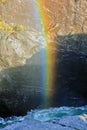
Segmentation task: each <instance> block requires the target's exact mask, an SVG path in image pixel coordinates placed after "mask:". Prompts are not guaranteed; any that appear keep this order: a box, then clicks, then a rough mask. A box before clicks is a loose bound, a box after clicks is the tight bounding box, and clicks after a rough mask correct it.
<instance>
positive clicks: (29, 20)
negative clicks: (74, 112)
mask: <svg viewBox="0 0 87 130" xmlns="http://www.w3.org/2000/svg"><path fill="white" fill-rule="evenodd" d="M38 2H39V3H40V4H42V5H43V6H41V10H42V12H43V15H44V22H46V29H47V36H48V38H50V40H53V41H51V42H50V44H51V43H54V44H55V45H56V46H55V47H56V48H55V50H54V49H53V50H52V51H53V53H55V55H56V56H57V57H56V63H55V66H56V69H55V73H56V75H55V77H54V78H55V79H56V80H55V81H56V82H55V84H54V86H57V87H55V90H54V91H55V93H54V95H53V97H52V99H50V100H51V105H52V106H59V105H70V106H71V105H74V106H80V105H84V104H86V103H87V102H86V101H87V95H86V93H87V87H86V86H87V67H86V66H87V59H86V58H87V35H86V33H87V8H86V7H87V1H86V0H84V1H83V0H67V1H66V0H55V1H53V0H44V1H41V0H40V1H39V0H38ZM33 4H34V5H35V3H34V1H32V0H25V1H24V0H8V1H7V2H6V4H5V5H0V19H1V20H3V21H6V22H8V23H9V24H10V23H11V24H15V25H16V24H22V25H23V26H25V28H26V30H25V31H20V32H19V33H16V34H13V33H12V34H10V35H7V34H6V35H5V34H4V35H0V116H4V117H6V116H10V115H21V114H25V113H26V112H27V111H28V110H29V109H33V108H36V107H37V106H39V105H40V104H41V100H42V92H43V90H42V88H41V83H40V82H41V70H40V67H41V60H42V59H41V53H40V52H41V51H39V50H41V47H42V46H43V38H42V36H41V34H40V33H39V29H40V28H39V24H37V23H38V21H39V20H38V18H36V17H35V15H34V12H35V13H36V10H34V9H35V6H34V5H33ZM12 7H13V8H12ZM0 28H1V27H0ZM0 34H3V33H2V30H0ZM30 58H31V59H30ZM53 88H54V87H53Z"/></svg>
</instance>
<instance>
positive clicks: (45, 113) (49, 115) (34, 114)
mask: <svg viewBox="0 0 87 130" xmlns="http://www.w3.org/2000/svg"><path fill="white" fill-rule="evenodd" d="M84 114H87V106H82V107H76V108H75V107H59V108H49V109H43V110H39V109H37V110H33V111H31V112H28V113H27V115H26V116H19V117H16V116H14V117H9V118H6V119H3V118H0V128H4V127H6V126H8V125H11V124H14V123H17V122H22V121H24V120H26V119H27V120H28V119H29V120H38V121H42V122H49V121H52V120H53V119H56V118H57V119H58V118H61V117H65V116H76V115H84Z"/></svg>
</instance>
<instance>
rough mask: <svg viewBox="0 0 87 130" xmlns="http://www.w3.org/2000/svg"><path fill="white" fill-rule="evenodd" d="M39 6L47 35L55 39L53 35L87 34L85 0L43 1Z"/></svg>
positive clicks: (86, 2) (86, 3) (86, 4)
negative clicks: (40, 6)
mask: <svg viewBox="0 0 87 130" xmlns="http://www.w3.org/2000/svg"><path fill="white" fill-rule="evenodd" d="M39 2H40V0H39ZM41 4H42V5H43V6H42V10H43V13H44V14H45V18H46V19H45V21H46V24H47V30H48V34H49V33H50V35H51V34H52V35H54V37H55V35H63V36H64V35H69V34H77V33H87V8H86V6H87V1H86V0H84V1H83V0H67V1H66V0H55V1H53V0H48V1H46V0H44V1H43V2H42V1H41Z"/></svg>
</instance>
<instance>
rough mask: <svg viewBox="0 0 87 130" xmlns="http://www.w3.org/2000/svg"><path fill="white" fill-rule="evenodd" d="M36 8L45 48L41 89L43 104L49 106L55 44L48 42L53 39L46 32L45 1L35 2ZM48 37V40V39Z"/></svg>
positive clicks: (38, 0)
mask: <svg viewBox="0 0 87 130" xmlns="http://www.w3.org/2000/svg"><path fill="white" fill-rule="evenodd" d="M35 2H36V6H37V9H38V14H39V17H40V20H41V23H42V24H41V25H42V33H43V36H44V40H45V44H46V48H45V50H44V52H42V54H41V59H42V60H41V62H42V64H43V65H42V66H41V87H42V88H43V89H44V90H43V103H44V105H45V106H49V105H51V103H50V99H51V98H52V97H53V95H54V91H53V90H54V88H53V87H54V82H55V72H54V69H55V61H56V60H55V58H56V55H55V54H53V53H52V49H53V48H55V46H56V45H55V43H53V42H50V41H53V39H54V37H52V36H51V33H50V32H49V30H48V24H49V17H48V15H47V14H46V12H45V11H44V8H43V7H44V6H45V4H46V1H44V0H36V1H35ZM48 36H49V37H50V39H49V38H48Z"/></svg>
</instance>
